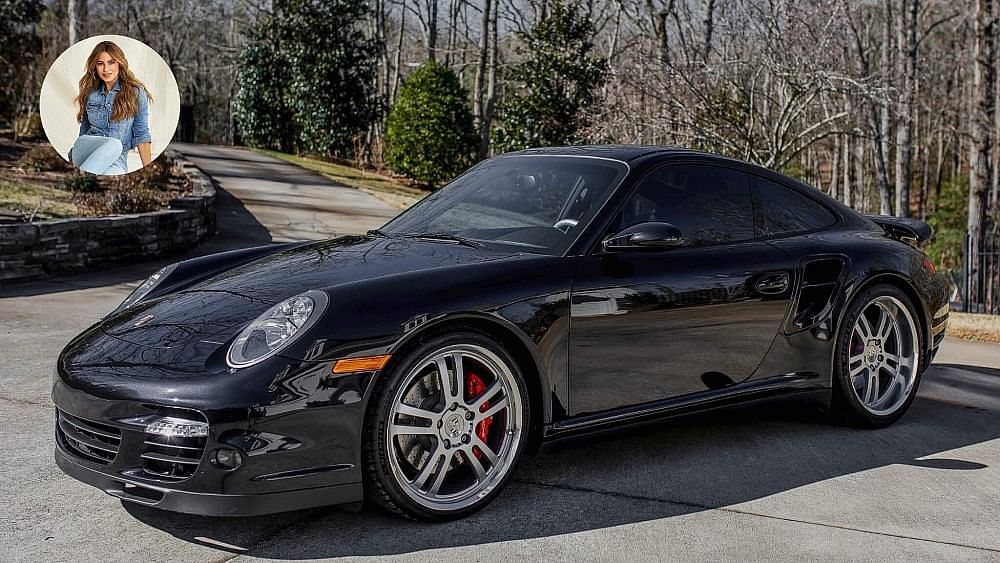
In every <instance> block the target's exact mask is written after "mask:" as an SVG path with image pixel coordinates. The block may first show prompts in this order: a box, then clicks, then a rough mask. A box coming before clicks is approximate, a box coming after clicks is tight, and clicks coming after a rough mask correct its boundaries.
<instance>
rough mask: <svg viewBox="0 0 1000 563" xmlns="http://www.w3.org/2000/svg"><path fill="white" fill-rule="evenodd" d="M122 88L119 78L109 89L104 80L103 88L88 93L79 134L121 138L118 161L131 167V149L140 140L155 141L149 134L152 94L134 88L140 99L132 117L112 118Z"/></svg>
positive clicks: (119, 164)
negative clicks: (115, 119)
mask: <svg viewBox="0 0 1000 563" xmlns="http://www.w3.org/2000/svg"><path fill="white" fill-rule="evenodd" d="M120 89H121V84H120V81H117V80H116V81H115V85H114V87H113V88H111V91H110V92H105V87H104V84H101V86H100V88H98V89H97V90H94V91H93V92H91V93H90V95H89V96H87V111H85V112H83V121H82V122H81V123H80V135H97V136H99V137H114V138H116V139H118V140H119V141H121V142H122V154H121V156H119V157H118V160H117V161H116V162H115V164H117V165H118V166H121V168H122V169H124V170H128V164H127V156H128V151H130V150H132V149H134V148H136V147H137V146H139V144H140V143H148V142H152V140H153V138H152V137H151V136H150V134H149V98H147V97H146V93H145V92H143V91H142V89H141V88H136V89H135V95H136V98H138V100H139V111H138V112H137V113H136V114H135V115H133V116H131V117H126V118H125V119H121V120H118V121H111V109H112V107H113V106H114V103H115V96H116V95H118V91H119V90H120Z"/></svg>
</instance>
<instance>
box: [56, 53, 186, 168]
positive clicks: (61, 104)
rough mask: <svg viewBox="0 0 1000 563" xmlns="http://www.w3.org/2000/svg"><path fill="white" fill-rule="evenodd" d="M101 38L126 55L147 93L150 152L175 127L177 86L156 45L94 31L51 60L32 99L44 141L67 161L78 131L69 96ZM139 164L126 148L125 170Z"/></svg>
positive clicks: (157, 153)
mask: <svg viewBox="0 0 1000 563" xmlns="http://www.w3.org/2000/svg"><path fill="white" fill-rule="evenodd" d="M101 41H113V42H114V43H116V44H117V45H118V46H119V47H121V49H122V50H123V51H125V56H126V58H127V59H128V63H129V69H130V70H131V71H132V74H134V75H135V77H136V78H138V79H139V80H141V81H142V82H143V84H145V85H146V88H148V89H149V92H150V93H151V94H152V95H153V103H151V104H150V105H149V131H150V135H151V136H152V137H153V143H152V157H153V159H154V160H155V159H156V157H158V156H160V154H161V153H163V151H164V149H166V148H167V145H169V144H170V140H171V139H172V138H173V136H174V132H175V131H176V130H177V120H178V118H179V117H180V112H181V100H180V92H179V91H178V90H177V80H175V79H174V73H173V72H171V71H170V67H169V66H168V65H167V62H166V61H164V60H163V57H161V56H160V55H159V54H158V53H157V52H156V51H154V50H153V49H152V48H151V47H150V46H149V45H146V44H145V43H143V42H142V41H139V40H136V39H132V38H131V37H126V36H124V35H95V36H94V37H88V38H87V39H84V40H82V41H79V42H77V43H74V44H73V45H71V46H70V47H69V48H67V49H66V50H65V51H63V52H62V53H61V54H60V55H59V56H58V57H57V58H56V60H55V62H53V63H52V66H51V67H50V68H49V71H48V72H47V73H46V74H45V80H44V81H43V82H42V92H41V96H40V97H39V101H38V113H39V116H40V117H41V119H42V128H43V129H45V136H46V137H48V139H49V143H51V144H52V146H53V147H54V148H55V149H56V152H58V153H59V154H60V155H61V156H62V157H63V158H65V159H66V160H67V161H69V150H70V149H71V148H72V147H73V143H74V142H75V141H76V139H77V137H78V136H79V134H80V122H79V121H77V120H76V112H77V107H76V104H75V103H73V99H74V98H76V95H77V93H78V91H79V88H80V77H82V76H83V72H84V67H85V66H86V63H87V57H88V56H89V55H90V52H91V51H92V50H93V49H94V47H95V46H96V45H97V44H98V43H100V42H101ZM140 168H142V160H140V158H139V153H138V151H136V150H131V151H129V152H128V171H129V172H134V171H136V170H138V169H140Z"/></svg>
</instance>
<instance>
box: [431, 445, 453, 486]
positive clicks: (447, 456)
mask: <svg viewBox="0 0 1000 563" xmlns="http://www.w3.org/2000/svg"><path fill="white" fill-rule="evenodd" d="M454 455H455V452H454V450H452V451H447V450H446V451H445V452H444V461H442V462H441V471H439V472H438V474H437V477H435V478H434V482H433V483H431V488H430V489H429V490H428V491H427V492H429V493H430V494H432V495H437V494H438V491H440V490H441V484H442V483H444V478H445V476H446V475H447V474H448V468H449V466H451V458H452V457H454Z"/></svg>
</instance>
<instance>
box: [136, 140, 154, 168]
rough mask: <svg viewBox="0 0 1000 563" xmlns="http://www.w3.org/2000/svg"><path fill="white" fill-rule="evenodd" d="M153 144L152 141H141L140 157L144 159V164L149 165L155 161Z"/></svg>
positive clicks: (144, 165)
mask: <svg viewBox="0 0 1000 563" xmlns="http://www.w3.org/2000/svg"><path fill="white" fill-rule="evenodd" d="M152 146H153V144H152V143H150V142H148V141H147V142H145V143H139V147H138V148H139V158H140V159H142V166H143V167H146V166H149V163H150V162H152V161H153V158H152V153H153V149H152Z"/></svg>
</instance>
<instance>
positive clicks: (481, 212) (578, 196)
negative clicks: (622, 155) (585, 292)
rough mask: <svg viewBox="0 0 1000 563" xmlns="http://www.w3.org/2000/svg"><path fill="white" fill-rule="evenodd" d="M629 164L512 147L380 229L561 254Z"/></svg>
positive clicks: (623, 175)
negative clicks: (519, 150) (510, 151)
mask: <svg viewBox="0 0 1000 563" xmlns="http://www.w3.org/2000/svg"><path fill="white" fill-rule="evenodd" d="M627 172H628V167H627V166H626V165H625V164H624V163H622V162H618V161H614V160H605V159H597V158H586V157H578V156H554V155H510V156H500V157H496V158H493V159H490V160H486V161H484V162H482V163H480V164H479V165H478V166H476V167H474V168H472V169H471V170H469V171H468V172H466V173H465V174H463V175H462V176H459V177H458V178H456V179H455V180H454V181H453V182H451V183H450V184H448V185H447V186H445V187H443V188H441V189H440V190H438V191H437V192H435V193H433V194H431V195H429V196H427V197H426V198H424V199H423V200H421V201H420V202H419V203H417V204H416V205H414V206H413V207H412V208H410V209H409V210H407V211H405V212H404V213H403V214H401V215H399V216H398V217H396V218H395V219H393V220H392V221H390V222H389V223H387V224H386V225H385V226H384V227H382V229H380V230H381V231H382V232H383V233H384V234H386V235H389V236H419V235H436V236H438V237H440V236H441V235H446V236H452V237H460V238H462V239H466V240H471V241H477V242H485V243H490V244H491V245H493V244H499V245H507V246H510V247H512V248H516V249H519V250H523V251H526V252H535V253H540V254H552V255H561V254H563V253H564V252H566V250H567V249H568V248H569V246H570V245H571V244H572V243H573V241H574V240H576V238H577V236H579V234H580V232H581V231H582V230H583V229H584V228H585V227H586V226H587V224H588V223H590V220H591V219H593V218H594V215H596V214H597V212H598V210H600V208H601V206H602V205H604V202H605V201H607V199H608V197H609V196H610V195H611V192H612V191H613V190H614V188H615V187H616V186H617V185H618V183H619V182H620V181H621V180H622V178H624V177H625V174H626V173H627Z"/></svg>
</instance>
